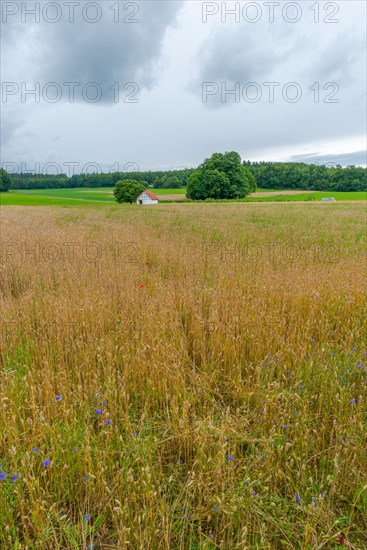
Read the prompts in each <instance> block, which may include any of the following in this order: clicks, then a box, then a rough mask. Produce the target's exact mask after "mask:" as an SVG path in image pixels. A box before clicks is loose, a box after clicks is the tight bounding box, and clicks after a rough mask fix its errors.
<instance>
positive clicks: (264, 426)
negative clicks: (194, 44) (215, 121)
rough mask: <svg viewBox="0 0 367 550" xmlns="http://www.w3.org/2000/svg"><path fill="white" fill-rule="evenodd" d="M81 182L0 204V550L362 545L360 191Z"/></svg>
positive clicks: (364, 404)
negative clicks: (186, 190)
mask: <svg viewBox="0 0 367 550" xmlns="http://www.w3.org/2000/svg"><path fill="white" fill-rule="evenodd" d="M58 191H60V190H58ZM72 191H76V190H68V193H69V198H68V200H69V201H70V203H68V206H69V207H68V208H67V209H65V208H57V207H55V206H50V207H48V208H45V207H42V208H40V207H33V208H28V207H26V206H12V207H3V208H2V211H1V238H2V246H1V286H0V290H1V293H0V307H1V312H2V313H1V344H2V345H1V355H0V358H1V365H0V371H1V372H0V376H1V389H0V397H1V408H0V432H1V439H0V441H1V455H0V548H1V549H4V550H8V549H9V550H10V549H18V550H20V549H26V548H29V549H33V548H37V549H38V548H40V549H42V550H43V549H45V550H49V549H53V548H65V549H79V548H82V549H88V550H92V549H95V550H97V549H98V550H99V549H104V550H107V549H119V550H120V549H134V550H135V549H136V550H138V549H139V550H140V549H144V550H158V549H162V550H172V549H175V550H176V549H180V550H181V549H182V550H194V549H195V550H199V549H200V550H204V549H206V550H209V549H210V550H214V549H223V550H235V549H238V550H246V549H259V550H264V549H271V550H273V549H274V550H278V549H282V548H284V549H303V550H306V549H309V550H315V549H321V548H322V549H325V550H326V549H335V548H343V547H344V546H342V544H341V542H340V541H343V540H344V539H343V538H341V537H345V544H348V545H350V546H349V548H353V549H358V550H362V549H363V548H366V546H367V485H366V483H367V481H366V472H367V453H366V448H367V430H366V410H367V384H366V382H367V341H366V334H367V320H366V319H367V318H366V305H367V300H366V282H367V277H366V267H367V259H366V244H367V242H366V241H367V235H366V223H367V216H366V203H364V202H360V203H357V202H355V203H346V202H345V203H344V202H340V203H336V204H333V205H332V207H329V206H325V205H323V204H321V203H312V202H310V203H307V204H306V203H299V204H277V203H272V204H270V203H265V204H264V203H259V204H252V203H251V204H250V203H232V204H231V203H229V204H217V205H215V207H214V206H213V205H211V204H186V203H184V204H159V205H157V206H155V207H154V208H153V207H152V208H140V207H136V206H129V205H126V206H125V205H110V204H108V203H105V204H99V205H98V207H95V205H93V204H92V203H89V204H88V205H86V206H85V208H79V207H78V208H73V206H72V203H73V201H72V198H71V196H70V193H71V192H72ZM50 193H51V192H50ZM93 193H94V192H93ZM93 193H90V194H91V195H93ZM96 193H100V191H96ZM15 195H17V194H15V193H10V194H9V195H8V197H11V196H15ZM18 196H20V194H18ZM22 196H25V194H22ZM36 196H37V195H36V194H35V193H28V194H27V197H31V198H34V199H35V198H36ZM43 196H44V197H46V195H43ZM55 197H56V195H52V193H51V195H49V196H48V199H49V200H53V201H57V200H58V199H56V198H55ZM65 200H66V199H65ZM341 533H343V535H341Z"/></svg>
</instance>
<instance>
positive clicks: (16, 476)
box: [10, 474, 19, 482]
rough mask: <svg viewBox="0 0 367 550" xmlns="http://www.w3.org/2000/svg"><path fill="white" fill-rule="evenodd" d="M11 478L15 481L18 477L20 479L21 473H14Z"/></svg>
mask: <svg viewBox="0 0 367 550" xmlns="http://www.w3.org/2000/svg"><path fill="white" fill-rule="evenodd" d="M10 479H11V480H12V481H13V482H15V481H16V480H17V479H19V474H14V475H12V476H11V478H10Z"/></svg>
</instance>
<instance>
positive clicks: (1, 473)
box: [0, 472, 6, 481]
mask: <svg viewBox="0 0 367 550" xmlns="http://www.w3.org/2000/svg"><path fill="white" fill-rule="evenodd" d="M5 478H6V472H0V481H4V479H5Z"/></svg>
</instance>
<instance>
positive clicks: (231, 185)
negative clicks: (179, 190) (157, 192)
mask: <svg viewBox="0 0 367 550" xmlns="http://www.w3.org/2000/svg"><path fill="white" fill-rule="evenodd" d="M255 189H256V180H255V178H254V176H253V175H252V173H251V172H250V170H248V169H247V168H246V167H245V166H243V165H242V164H241V157H240V155H239V154H238V153H236V152H235V151H231V152H229V153H224V154H223V153H214V155H212V156H211V157H210V158H209V159H206V160H205V161H204V162H203V163H202V164H201V165H200V166H199V167H198V169H197V170H195V171H194V172H193V173H192V174H191V176H190V177H189V180H188V183H187V190H186V195H187V197H188V198H190V199H194V200H205V199H209V198H211V199H235V198H242V197H245V196H246V195H248V194H249V193H252V192H253V191H255Z"/></svg>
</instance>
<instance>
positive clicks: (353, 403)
mask: <svg viewBox="0 0 367 550" xmlns="http://www.w3.org/2000/svg"><path fill="white" fill-rule="evenodd" d="M349 403H351V404H352V405H355V404H356V403H357V401H356V400H355V399H354V397H353V399H350V400H349Z"/></svg>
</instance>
